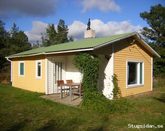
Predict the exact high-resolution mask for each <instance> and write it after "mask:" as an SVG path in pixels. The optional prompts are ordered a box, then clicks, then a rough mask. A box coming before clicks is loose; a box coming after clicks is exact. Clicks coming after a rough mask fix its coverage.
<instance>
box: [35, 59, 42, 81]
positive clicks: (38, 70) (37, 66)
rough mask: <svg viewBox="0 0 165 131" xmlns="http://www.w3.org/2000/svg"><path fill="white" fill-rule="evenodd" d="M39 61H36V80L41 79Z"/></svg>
mask: <svg viewBox="0 0 165 131" xmlns="http://www.w3.org/2000/svg"><path fill="white" fill-rule="evenodd" d="M41 64H42V63H41V61H36V78H41V75H42V74H41V72H42V65H41Z"/></svg>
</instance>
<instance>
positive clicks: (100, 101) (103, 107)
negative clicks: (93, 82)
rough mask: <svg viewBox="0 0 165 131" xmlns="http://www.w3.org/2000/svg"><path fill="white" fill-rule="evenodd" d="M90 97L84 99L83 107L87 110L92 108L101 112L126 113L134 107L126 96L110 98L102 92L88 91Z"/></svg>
mask: <svg viewBox="0 0 165 131" xmlns="http://www.w3.org/2000/svg"><path fill="white" fill-rule="evenodd" d="M87 96H88V98H86V99H85V101H83V103H82V105H81V107H82V108H84V109H87V110H92V111H96V112H100V113H115V112H117V113H124V112H128V111H129V109H130V108H131V107H132V103H130V102H129V101H128V100H127V99H126V98H121V99H115V100H109V99H107V98H105V96H103V95H102V94H101V93H98V92H91V93H89V92H88V95H87Z"/></svg>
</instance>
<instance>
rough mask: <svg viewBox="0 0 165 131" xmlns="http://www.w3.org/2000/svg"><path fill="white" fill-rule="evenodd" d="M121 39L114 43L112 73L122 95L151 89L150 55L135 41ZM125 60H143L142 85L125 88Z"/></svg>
mask: <svg viewBox="0 0 165 131" xmlns="http://www.w3.org/2000/svg"><path fill="white" fill-rule="evenodd" d="M130 43H131V41H130V42H129V41H123V42H122V43H119V44H115V45H114V49H115V54H114V73H115V74H116V75H117V77H118V84H119V87H120V89H121V93H122V96H129V95H134V94H138V93H142V92H147V91H151V86H152V85H151V75H152V74H151V56H150V55H149V53H147V51H146V50H145V49H144V48H143V47H142V46H141V45H140V43H138V42H137V41H135V42H134V43H133V44H130ZM127 60H135V61H143V62H144V85H143V86H138V87H132V88H126V62H127Z"/></svg>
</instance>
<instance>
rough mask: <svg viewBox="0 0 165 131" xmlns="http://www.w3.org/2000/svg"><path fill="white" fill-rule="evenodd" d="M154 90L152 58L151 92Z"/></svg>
mask: <svg viewBox="0 0 165 131" xmlns="http://www.w3.org/2000/svg"><path fill="white" fill-rule="evenodd" d="M152 90H153V57H151V91H152Z"/></svg>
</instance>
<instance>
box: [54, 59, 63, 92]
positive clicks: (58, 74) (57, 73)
mask: <svg viewBox="0 0 165 131" xmlns="http://www.w3.org/2000/svg"><path fill="white" fill-rule="evenodd" d="M53 73H54V76H53V77H54V93H59V89H58V87H57V80H63V63H62V62H55V63H54V71H53Z"/></svg>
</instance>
